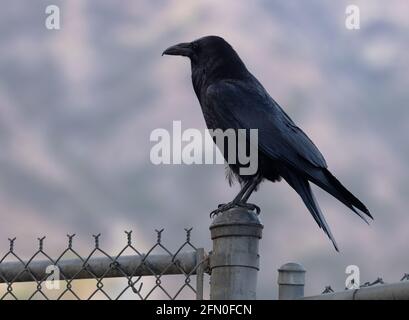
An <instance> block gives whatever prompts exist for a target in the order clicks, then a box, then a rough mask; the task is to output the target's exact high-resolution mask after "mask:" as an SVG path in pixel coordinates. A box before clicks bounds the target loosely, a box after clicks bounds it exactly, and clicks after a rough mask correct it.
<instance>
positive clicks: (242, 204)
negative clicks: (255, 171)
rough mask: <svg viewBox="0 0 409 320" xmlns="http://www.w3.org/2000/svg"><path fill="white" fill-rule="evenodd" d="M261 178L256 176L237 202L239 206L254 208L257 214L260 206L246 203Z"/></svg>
mask: <svg viewBox="0 0 409 320" xmlns="http://www.w3.org/2000/svg"><path fill="white" fill-rule="evenodd" d="M262 179H263V178H262V177H261V176H257V177H256V178H255V179H254V180H253V181H252V183H251V185H250V186H249V188H248V189H247V191H246V192H245V194H244V195H243V197H242V198H241V200H240V201H239V202H238V203H237V205H238V206H239V207H243V208H247V209H250V210H256V212H257V214H259V213H260V207H258V206H257V205H255V204H253V203H247V200H248V199H249V198H250V196H251V194H252V193H253V192H254V190H255V189H256V187H257V186H258V185H259V183H260V182H261V180H262Z"/></svg>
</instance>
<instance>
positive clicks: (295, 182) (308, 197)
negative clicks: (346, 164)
mask: <svg viewBox="0 0 409 320" xmlns="http://www.w3.org/2000/svg"><path fill="white" fill-rule="evenodd" d="M282 176H283V178H284V179H285V180H286V181H287V183H288V184H289V185H290V186H291V187H292V188H293V189H294V190H295V191H296V192H297V193H298V194H299V195H300V197H301V199H302V200H303V201H304V203H305V205H306V206H307V208H308V210H309V211H310V213H311V215H312V216H313V217H314V219H315V221H316V222H317V224H318V226H319V227H320V228H322V229H323V230H324V232H325V233H326V234H327V236H328V238H330V240H331V241H332V243H333V245H334V247H335V250H336V251H339V250H338V245H337V243H336V241H335V238H334V236H333V235H332V233H331V230H330V228H329V226H328V224H327V222H326V221H325V218H324V215H323V214H322V212H321V210H320V207H319V206H318V203H317V201H316V200H315V197H314V194H313V193H312V190H311V186H310V184H309V182H308V180H307V179H305V178H303V177H300V176H297V175H296V174H294V173H291V172H286V173H285V174H283V175H282Z"/></svg>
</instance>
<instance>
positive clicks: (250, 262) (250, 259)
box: [210, 208, 263, 300]
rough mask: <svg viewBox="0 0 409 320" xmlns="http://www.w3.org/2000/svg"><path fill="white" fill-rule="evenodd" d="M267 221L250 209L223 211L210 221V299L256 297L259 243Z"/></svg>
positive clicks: (248, 298)
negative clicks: (262, 222)
mask: <svg viewBox="0 0 409 320" xmlns="http://www.w3.org/2000/svg"><path fill="white" fill-rule="evenodd" d="M262 229H263V225H262V224H261V223H260V220H259V219H258V216H257V215H256V214H255V213H254V212H252V211H249V210H247V209H243V208H232V209H230V210H228V211H225V212H223V213H220V214H219V215H218V216H216V218H215V219H214V220H213V222H212V224H211V225H210V232H211V237H212V240H213V251H212V253H211V255H210V271H211V278H210V299H211V300H232V299H243V300H244V299H246V300H250V299H256V287H257V273H258V270H259V254H258V244H259V240H260V239H261V234H262Z"/></svg>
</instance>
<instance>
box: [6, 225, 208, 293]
mask: <svg viewBox="0 0 409 320" xmlns="http://www.w3.org/2000/svg"><path fill="white" fill-rule="evenodd" d="M155 231H156V242H155V243H154V245H153V246H152V247H151V248H150V249H149V250H148V251H147V252H146V253H142V252H140V251H139V250H138V249H137V248H135V247H134V245H133V243H132V231H125V237H126V243H125V245H124V247H123V248H122V249H121V250H120V251H119V252H118V253H117V254H116V255H110V254H108V253H107V252H106V251H105V250H103V249H102V248H101V246H100V238H101V234H96V235H93V240H94V241H93V249H92V250H91V252H90V253H89V254H87V255H81V254H80V253H79V251H77V250H76V249H75V248H74V245H73V243H74V238H75V234H68V235H67V247H66V248H65V249H64V250H63V251H62V252H61V254H60V255H59V256H57V257H55V258H52V257H51V256H50V255H48V254H47V252H46V250H45V249H44V242H45V237H41V238H38V239H37V240H38V249H37V251H36V252H35V253H34V254H33V255H32V256H31V257H30V258H29V259H22V258H21V257H20V256H19V255H18V254H17V252H16V248H15V247H16V238H9V239H8V240H9V249H8V251H7V252H6V254H4V255H3V256H1V258H0V300H3V299H15V300H18V299H57V300H60V299H77V300H83V299H109V300H111V299H120V298H126V299H140V300H145V299H172V300H173V299H177V298H184V299H189V298H190V299H192V298H197V299H201V298H202V297H203V278H204V273H205V272H206V271H207V255H206V254H205V252H204V250H203V249H201V248H197V247H196V246H194V245H193V244H192V242H191V231H192V228H190V229H185V240H184V242H183V243H182V244H181V245H180V246H179V247H178V248H177V249H176V251H171V250H169V249H168V248H167V247H166V246H165V245H164V244H163V242H162V233H163V231H164V229H160V230H155ZM158 252H159V254H158ZM129 253H130V254H129ZM57 272H58V274H57ZM170 278H171V279H170ZM168 279H170V281H167V280H168ZM192 279H193V280H196V282H194V281H192ZM54 280H58V281H54ZM115 281H116V282H115ZM166 284H167V285H166Z"/></svg>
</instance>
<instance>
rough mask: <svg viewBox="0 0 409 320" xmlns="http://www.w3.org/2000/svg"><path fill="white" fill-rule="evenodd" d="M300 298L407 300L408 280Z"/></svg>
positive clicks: (408, 296)
mask: <svg viewBox="0 0 409 320" xmlns="http://www.w3.org/2000/svg"><path fill="white" fill-rule="evenodd" d="M301 299H302V300H409V281H403V282H398V283H391V284H380V285H376V286H372V287H362V288H359V289H351V290H345V291H339V292H331V293H324V294H320V295H315V296H310V297H303V298H301Z"/></svg>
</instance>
